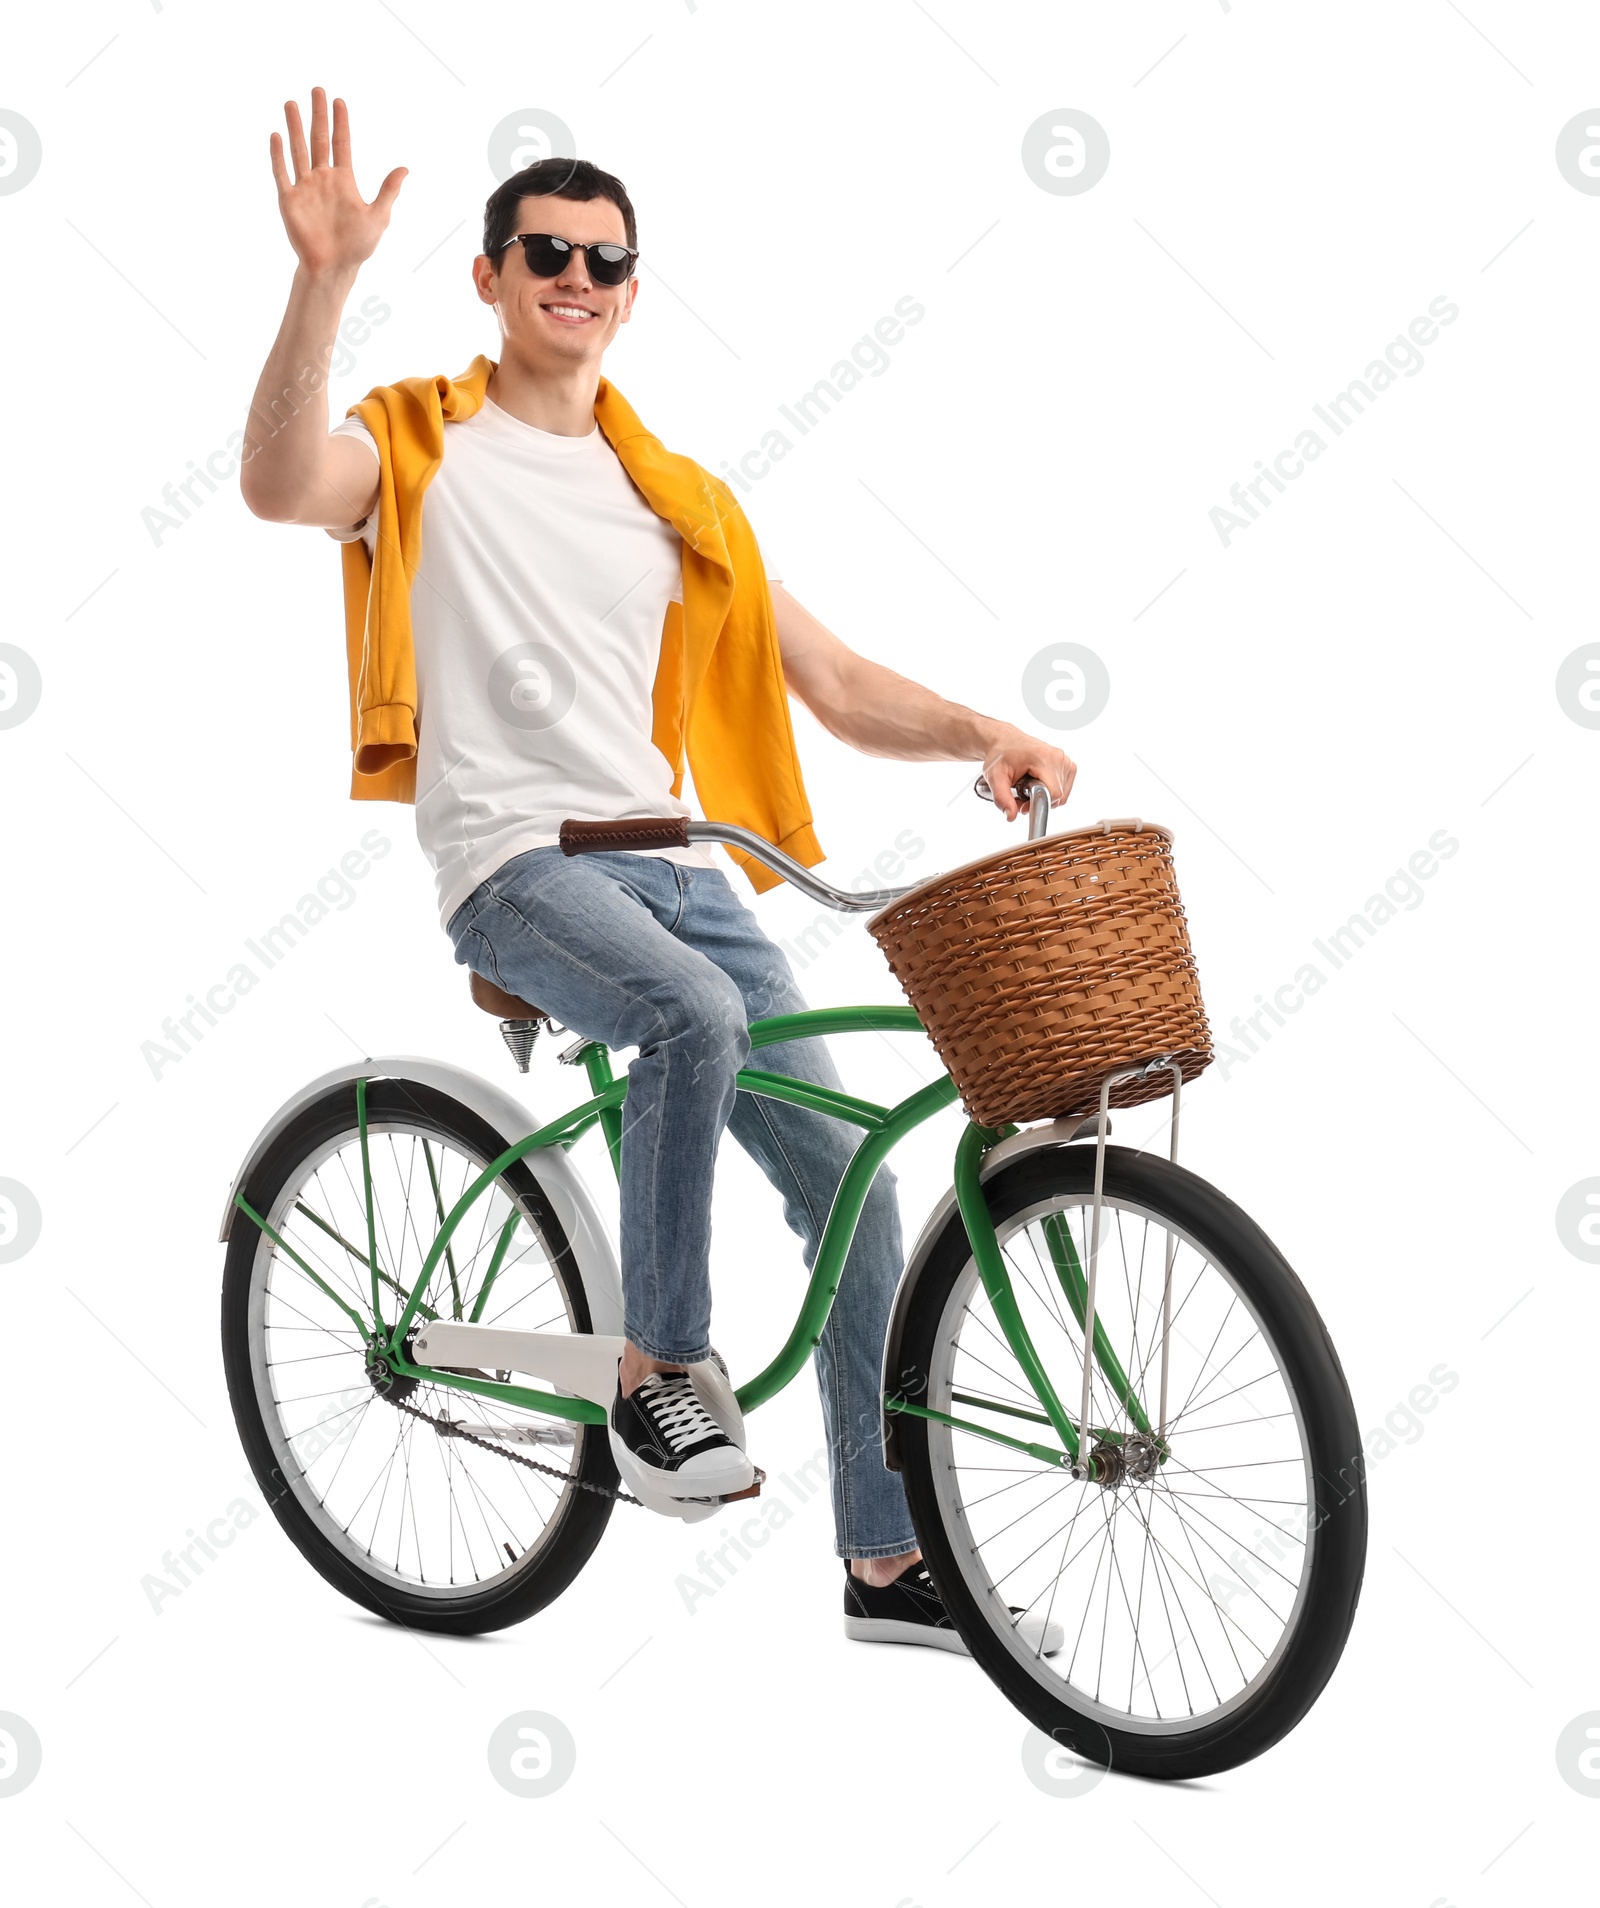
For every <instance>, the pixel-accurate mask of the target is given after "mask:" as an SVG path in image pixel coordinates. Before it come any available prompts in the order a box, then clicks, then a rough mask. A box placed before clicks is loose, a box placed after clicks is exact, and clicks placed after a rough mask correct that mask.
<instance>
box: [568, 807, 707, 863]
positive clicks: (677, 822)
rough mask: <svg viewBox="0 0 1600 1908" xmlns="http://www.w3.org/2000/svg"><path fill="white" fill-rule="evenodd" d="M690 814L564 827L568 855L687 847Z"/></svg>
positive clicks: (582, 822)
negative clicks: (612, 849)
mask: <svg viewBox="0 0 1600 1908" xmlns="http://www.w3.org/2000/svg"><path fill="white" fill-rule="evenodd" d="M688 846H689V818H688V816H687V815H642V816H640V817H639V818H638V819H637V820H634V821H614V822H586V821H564V822H563V823H562V824H561V852H562V854H564V855H594V854H599V853H601V852H602V851H603V850H605V849H607V848H687V847H688Z"/></svg>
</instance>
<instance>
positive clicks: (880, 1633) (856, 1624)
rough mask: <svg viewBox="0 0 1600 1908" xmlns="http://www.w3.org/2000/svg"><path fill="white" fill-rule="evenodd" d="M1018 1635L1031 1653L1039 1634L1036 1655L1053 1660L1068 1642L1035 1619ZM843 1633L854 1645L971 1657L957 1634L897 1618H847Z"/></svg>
mask: <svg viewBox="0 0 1600 1908" xmlns="http://www.w3.org/2000/svg"><path fill="white" fill-rule="evenodd" d="M1018 1631H1019V1634H1020V1635H1021V1637H1022V1640H1023V1641H1024V1642H1025V1643H1026V1644H1027V1645H1028V1648H1029V1650H1030V1651H1037V1650H1038V1649H1039V1637H1040V1634H1041V1631H1042V1633H1043V1635H1044V1649H1043V1650H1042V1651H1039V1654H1040V1655H1043V1656H1054V1655H1055V1653H1056V1651H1057V1650H1059V1649H1060V1648H1061V1646H1062V1644H1063V1643H1065V1642H1066V1640H1067V1633H1066V1631H1065V1630H1063V1629H1062V1627H1061V1625H1060V1624H1059V1623H1050V1624H1049V1625H1047V1626H1046V1625H1041V1624H1040V1623H1039V1621H1038V1620H1037V1618H1035V1619H1034V1620H1033V1621H1031V1622H1030V1621H1028V1620H1027V1619H1024V1620H1023V1622H1022V1623H1021V1624H1019V1625H1018ZM844 1633H845V1635H846V1636H848V1637H851V1638H853V1639H854V1640H855V1641H856V1642H857V1643H921V1644H923V1645H925V1646H926V1647H927V1648H929V1649H934V1650H949V1651H950V1652H951V1653H952V1654H953V1655H955V1656H970V1655H971V1654H972V1652H971V1651H970V1650H969V1649H968V1648H967V1646H966V1644H965V1643H963V1642H962V1640H961V1636H960V1633H959V1631H956V1630H936V1629H934V1628H933V1626H932V1625H931V1624H928V1623H910V1622H907V1621H906V1620H905V1619H903V1618H900V1617H858V1616H847V1617H846V1618H845V1620H844Z"/></svg>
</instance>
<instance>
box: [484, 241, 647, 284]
mask: <svg viewBox="0 0 1600 1908" xmlns="http://www.w3.org/2000/svg"><path fill="white" fill-rule="evenodd" d="M519 239H520V240H521V242H522V255H523V257H524V258H526V259H527V261H528V270H529V271H530V272H532V273H533V275H534V277H535V278H559V277H560V276H561V274H562V273H563V272H564V271H565V270H566V269H567V266H568V265H569V264H570V263H571V260H572V254H573V253H574V252H582V253H583V255H584V260H585V262H586V263H587V265H588V267H589V276H590V277H591V278H592V279H593V280H594V282H595V283H596V284H597V285H625V284H626V283H627V282H628V280H629V279H630V278H631V277H632V276H633V267H634V261H635V260H636V259H637V258H638V256H639V253H638V250H637V248H636V247H634V246H631V245H617V244H614V243H612V241H611V240H609V239H608V240H607V241H606V242H605V243H604V244H603V245H579V244H577V243H576V242H575V241H574V240H572V239H564V238H557V237H556V235H555V234H554V233H553V232H518V233H516V234H515V236H513V237H511V238H508V239H507V240H506V241H505V245H515V244H516V243H517V242H518V240H519ZM505 245H502V246H501V247H499V249H500V250H501V251H504V250H505Z"/></svg>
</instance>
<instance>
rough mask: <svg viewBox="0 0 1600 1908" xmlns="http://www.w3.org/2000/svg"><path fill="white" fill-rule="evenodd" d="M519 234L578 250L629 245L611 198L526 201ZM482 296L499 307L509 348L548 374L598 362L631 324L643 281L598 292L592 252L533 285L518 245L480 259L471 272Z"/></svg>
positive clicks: (571, 258)
mask: <svg viewBox="0 0 1600 1908" xmlns="http://www.w3.org/2000/svg"><path fill="white" fill-rule="evenodd" d="M516 229H517V231H519V232H550V233H553V234H554V235H555V237H557V238H564V239H567V240H569V241H570V242H571V243H572V244H574V245H584V244H588V243H590V242H591V241H592V242H593V243H595V244H605V243H608V242H609V243H614V244H617V245H626V244H627V242H628V232H627V227H626V226H625V225H624V223H623V219H622V213H621V211H620V209H619V208H618V207H617V206H615V205H613V204H612V203H611V201H610V200H609V199H555V198H528V199H524V200H522V202H521V204H520V207H519V209H518V212H517V224H516ZM473 280H474V283H475V284H476V285H477V287H478V296H479V297H480V298H481V299H482V300H483V302H484V303H485V304H486V305H494V306H495V307H496V308H497V313H498V316H499V320H500V329H501V332H502V333H503V334H504V336H505V339H506V341H507V344H508V345H509V346H511V347H513V348H514V349H515V350H516V352H517V354H518V355H519V356H520V357H521V358H523V359H525V360H526V361H527V362H528V363H529V364H530V365H533V366H536V367H542V368H546V369H550V370H556V369H570V368H571V367H572V366H574V365H579V364H586V363H591V362H594V361H597V360H598V359H599V357H600V354H601V353H602V352H603V351H604V350H605V348H606V346H607V345H608V344H609V343H610V342H611V340H612V339H613V338H614V337H615V336H616V331H617V327H618V325H625V324H626V323H627V322H628V314H629V313H630V312H631V311H632V310H633V301H634V298H635V296H636V295H637V293H638V290H639V281H638V279H637V278H636V277H635V278H629V279H628V280H626V281H625V282H624V283H623V284H621V285H597V284H596V283H595V282H594V280H593V279H592V278H591V277H590V276H589V255H588V253H587V252H573V253H572V254H571V255H570V256H569V258H568V260H567V263H566V265H565V266H564V267H563V268H562V271H561V274H560V276H559V277H557V278H535V277H534V275H533V273H532V272H531V271H529V269H528V260H527V257H526V254H525V253H524V251H523V249H522V247H521V246H520V245H515V244H513V245H508V246H506V247H505V249H504V250H503V251H502V252H501V253H500V256H499V257H498V258H493V259H491V258H486V257H485V256H484V255H483V254H482V253H480V254H479V255H478V258H477V260H476V262H475V263H474V266H473Z"/></svg>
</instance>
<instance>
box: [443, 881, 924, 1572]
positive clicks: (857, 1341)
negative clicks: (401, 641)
mask: <svg viewBox="0 0 1600 1908" xmlns="http://www.w3.org/2000/svg"><path fill="white" fill-rule="evenodd" d="M447 931H448V933H449V935H450V939H451V940H452V942H453V943H454V944H455V950H456V959H457V960H458V961H459V962H461V963H462V965H463V966H466V967H470V968H472V969H473V970H474V971H475V972H477V973H480V974H482V975H483V976H484V978H485V979H486V980H490V981H493V982H494V983H495V985H496V986H498V987H503V988H505V989H506V991H507V992H509V993H512V994H517V995H519V996H521V998H522V999H524V1000H530V1001H532V1002H534V1004H535V1005H537V1006H539V1007H541V1008H543V1009H544V1010H545V1012H547V1013H549V1014H551V1015H552V1016H553V1017H554V1018H555V1019H556V1020H558V1021H560V1022H561V1023H562V1024H563V1025H564V1026H567V1027H570V1028H572V1030H573V1031H574V1032H575V1033H578V1034H581V1035H583V1036H584V1037H585V1038H587V1039H590V1040H599V1041H603V1042H604V1043H605V1044H606V1046H608V1047H611V1048H622V1047H636V1048H637V1049H638V1055H637V1057H636V1058H635V1059H634V1060H633V1061H632V1063H631V1064H630V1065H629V1068H628V1097H627V1099H626V1100H625V1101H624V1103H623V1137H622V1160H621V1185H620V1194H621V1238H622V1293H623V1322H624V1330H625V1331H626V1333H627V1336H628V1337H629V1338H630V1339H631V1340H632V1341H633V1343H634V1344H635V1345H637V1346H638V1348H639V1349H640V1351H642V1352H644V1353H646V1354H647V1355H648V1356H650V1357H652V1358H659V1359H661V1360H663V1361H664V1362H667V1363H671V1364H684V1365H689V1364H695V1363H697V1362H698V1361H699V1360H701V1359H703V1358H707V1357H709V1356H710V1353H711V1338H710V1332H711V1281H710V1270H709V1262H710V1248H711V1187H712V1175H713V1170H714V1168H715V1165H716V1158H717V1149H718V1143H719V1141H720V1139H721V1137H722V1133H723V1129H724V1128H727V1130H728V1131H730V1132H731V1133H732V1134H733V1136H734V1138H735V1139H736V1140H737V1141H738V1142H739V1144H740V1145H741V1146H742V1147H744V1149H745V1151H746V1152H747V1153H749V1154H750V1156H751V1157H752V1158H753V1159H754V1160H755V1161H756V1163H757V1164H758V1165H759V1166H760V1167H761V1169H762V1171H763V1172H764V1173H765V1174H766V1176H767V1178H768V1179H770V1180H771V1181H772V1183H773V1185H774V1186H776V1187H777V1189H778V1191H779V1192H780V1193H781V1195H782V1197H783V1213H784V1218H785V1219H786V1220H787V1221H788V1223H789V1225H790V1227H791V1228H792V1230H793V1231H795V1232H796V1233H798V1234H799V1236H800V1239H801V1242H802V1249H803V1256H804V1259H805V1264H806V1268H807V1270H808V1271H809V1270H810V1268H811V1266H812V1264H813V1262H814V1261H815V1258H816V1254H817V1247H818V1245H819V1244H820V1242H821V1238H822V1228H823V1225H824V1223H825V1222H826V1220H827V1217H828V1212H829V1208H830V1207H831V1205H832V1203H833V1196H834V1192H835V1190H836V1189H837V1187H838V1184H839V1181H840V1179H841V1178H842V1177H843V1174H844V1170H845V1167H846V1165H847V1164H848V1163H849V1160H850V1156H851V1154H852V1153H853V1152H854V1151H855V1148H856V1146H857V1144H858V1143H859V1140H858V1136H857V1133H856V1131H855V1129H852V1128H850V1127H848V1126H847V1125H846V1124H845V1123H844V1122H843V1121H840V1120H835V1119H833V1118H832V1117H831V1116H830V1115H828V1114H826V1113H818V1112H816V1111H814V1110H813V1109H811V1108H809V1107H800V1106H791V1105H789V1104H788V1103H786V1102H785V1101H782V1100H773V1099H766V1098H763V1097H762V1096H760V1095H758V1094H752V1093H745V1092H741V1091H739V1090H738V1089H736V1088H735V1086H734V1076H735V1074H736V1073H737V1072H738V1070H739V1068H740V1067H741V1066H743V1065H744V1064H745V1062H746V1060H747V1059H748V1058H749V1056H750V1034H749V1022H750V1021H752V1020H760V1019H763V1018H765V1017H767V1016H769V1015H772V1014H786V1013H798V1012H801V1011H802V1010H803V1009H804V1007H805V1004H806V1003H805V1001H804V999H803V998H802V996H801V993H800V990H799V988H798V987H797V986H796V984H795V978H794V974H793V971H792V969H791V968H790V966H789V962H788V959H787V957H786V956H785V955H784V953H783V950H782V949H781V948H780V947H778V946H777V945H776V944H775V943H774V942H773V941H771V940H770V939H769V938H768V937H767V935H766V934H764V933H763V932H762V929H761V926H760V923H759V922H758V921H757V920H756V917H755V915H754V914H752V913H751V911H750V910H749V909H748V908H747V907H745V906H744V905H743V904H742V903H741V902H740V900H739V898H738V896H737V895H736V894H735V893H734V891H733V888H732V886H731V885H730V883H729V881H728V879H727V877H726V876H725V875H724V874H723V873H722V872H721V870H720V869H715V868H696V867H690V866H687V865H683V864H680V863H677V862H673V861H668V860H665V859H663V858H660V857H657V856H652V855H638V854H630V853H628V852H627V851H625V850H617V851H612V852H608V853H604V854H594V855H580V856H571V857H569V856H567V855H564V854H563V853H562V852H561V849H560V847H559V846H555V845H552V846H550V847H547V848H534V849H530V850H529V851H528V852H527V853H525V854H521V855H517V856H514V857H513V858H512V860H510V861H508V862H507V863H506V864H505V866H504V867H502V868H500V869H498V870H497V871H496V872H495V873H494V874H493V875H491V876H490V877H489V879H488V880H487V881H485V882H483V883H482V884H481V885H480V886H479V887H477V888H476V889H475V890H474V891H473V892H472V893H471V894H470V895H469V896H468V897H467V899H466V900H465V901H463V902H462V904H461V906H460V907H459V908H458V909H457V910H456V912H455V914H453V915H452V916H451V918H450V922H449V925H448V929H447ZM757 1064H758V1065H759V1066H760V1067H761V1068H762V1069H763V1070H764V1071H767V1072H771V1073H781V1074H786V1075H788V1076H790V1077H791V1078H793V1079H800V1080H809V1081H812V1082H814V1083H815V1084H817V1085H820V1086H828V1087H833V1088H835V1089H841V1088H842V1084H843V1083H842V1082H841V1080H840V1078H839V1075H838V1073H837V1072H836V1070H835V1068H834V1065H833V1061H832V1058H831V1057H830V1055H829V1053H828V1050H827V1048H826V1047H825V1046H824V1045H823V1044H822V1042H821V1041H820V1040H817V1039H808V1040H795V1041H785V1042H783V1043H781V1044H779V1045H777V1046H771V1047H763V1048H762V1049H761V1050H760V1054H759V1057H758V1060H757ZM747 1257H748V1259H749V1261H750V1262H751V1264H752V1267H757V1266H765V1265H767V1264H769V1263H770V1262H771V1254H770V1252H769V1251H768V1250H767V1249H766V1248H765V1247H764V1246H763V1245H762V1244H760V1243H759V1242H757V1241H754V1240H752V1241H750V1242H749V1249H748V1253H747ZM902 1263H903V1251H902V1246H901V1238H900V1212H899V1204H898V1201H897V1199H896V1197H895V1178H894V1175H893V1173H891V1172H890V1170H889V1168H888V1166H887V1165H884V1166H880V1167H879V1169H878V1172H877V1175H876V1177H875V1179H874V1181H873V1184H872V1188H871V1190H870V1192H869V1193H868V1194H867V1198H866V1203H865V1205H864V1206H863V1207H862V1210H861V1217H860V1219H859V1221H858V1222H857V1225H856V1231H855V1236H854V1238H853V1240H852V1241H851V1245H850V1252H849V1255H848V1257H847V1259H846V1261H845V1267H844V1272H843V1275H842V1278H841V1280H840V1285H839V1291H838V1295H837V1297H836V1298H835V1300H834V1305H833V1310H832V1312H831V1313H830V1314H829V1317H828V1323H827V1325H826V1327H825V1328H824V1330H823V1333H822V1336H821V1338H820V1340H819V1341H818V1344H817V1347H816V1352H815V1355H814V1363H815V1367H816V1373H817V1385H818V1389H819V1391H820V1393H821V1397H822V1412H823V1423H824V1427H825V1429H826V1432H827V1438H828V1451H829V1474H830V1481H831V1484H832V1492H833V1513H834V1534H835V1548H836V1549H837V1551H838V1554H839V1555H840V1556H841V1557H892V1556H898V1555H899V1554H900V1553H901V1552H903V1551H907V1550H910V1549H912V1548H913V1547H914V1546H915V1544H916V1536H915V1533H914V1531H913V1529H912V1525H911V1515H910V1512H909V1510H908V1509H907V1506H906V1499H905V1491H904V1488H903V1487H902V1485H901V1482H900V1478H899V1476H898V1474H897V1473H895V1472H893V1471H891V1470H889V1469H888V1468H887V1467H886V1466H885V1464H884V1462H883V1445H882V1432H881V1424H880V1418H879V1398H880V1395H881V1383H882V1378H881V1363H882V1357H883V1341H884V1333H885V1330H886V1328H887V1325H888V1319H889V1308H890V1304H891V1302H892V1300H893V1297H894V1290H895V1285H896V1283H897V1282H898V1280H899V1277H900V1271H901V1266H902ZM797 1297H798V1294H797Z"/></svg>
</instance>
